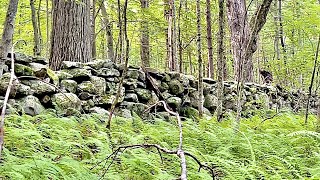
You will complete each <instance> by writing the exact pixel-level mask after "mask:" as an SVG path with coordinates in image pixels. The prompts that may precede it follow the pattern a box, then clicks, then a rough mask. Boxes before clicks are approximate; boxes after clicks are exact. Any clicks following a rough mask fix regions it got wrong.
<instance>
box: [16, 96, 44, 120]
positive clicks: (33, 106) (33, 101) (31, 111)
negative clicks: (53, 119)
mask: <svg viewBox="0 0 320 180" xmlns="http://www.w3.org/2000/svg"><path fill="white" fill-rule="evenodd" d="M17 103H18V104H19V105H20V107H22V112H23V113H25V114H28V115H30V116H35V115H38V114H40V113H41V112H43V111H44V110H45V108H44V107H43V106H42V104H41V103H40V101H39V99H38V98H36V97H34V96H32V95H29V96H26V97H24V98H22V99H20V100H18V101H17Z"/></svg>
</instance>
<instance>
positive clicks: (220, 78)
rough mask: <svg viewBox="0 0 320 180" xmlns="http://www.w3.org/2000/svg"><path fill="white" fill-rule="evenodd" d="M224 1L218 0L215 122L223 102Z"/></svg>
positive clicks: (219, 119) (220, 114) (219, 117)
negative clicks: (216, 104)
mask: <svg viewBox="0 0 320 180" xmlns="http://www.w3.org/2000/svg"><path fill="white" fill-rule="evenodd" d="M224 11H225V10H224V0H219V32H218V38H217V40H218V42H217V44H218V48H217V50H218V57H217V59H218V62H217V68H218V86H217V97H218V107H217V120H218V121H219V122H220V121H221V120H222V102H223V89H224V87H223V80H224V75H223V74H224V73H223V72H224V61H225V55H224V36H225V32H224V24H225V22H224Z"/></svg>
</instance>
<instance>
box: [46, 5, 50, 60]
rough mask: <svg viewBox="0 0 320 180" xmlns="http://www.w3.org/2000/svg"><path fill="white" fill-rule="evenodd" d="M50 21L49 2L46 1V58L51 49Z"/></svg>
mask: <svg viewBox="0 0 320 180" xmlns="http://www.w3.org/2000/svg"><path fill="white" fill-rule="evenodd" d="M49 21H50V17H49V0H46V57H48V56H49V47H50V43H49V41H50V38H49V37H50V35H49V33H50V31H49Z"/></svg>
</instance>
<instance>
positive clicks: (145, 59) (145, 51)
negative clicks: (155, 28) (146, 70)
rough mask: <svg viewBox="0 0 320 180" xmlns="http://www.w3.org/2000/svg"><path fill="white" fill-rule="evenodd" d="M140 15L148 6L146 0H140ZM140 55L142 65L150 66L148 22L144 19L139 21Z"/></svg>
mask: <svg viewBox="0 0 320 180" xmlns="http://www.w3.org/2000/svg"><path fill="white" fill-rule="evenodd" d="M140 3H141V9H142V16H144V11H145V10H146V9H148V8H149V3H148V0H140ZM140 42H141V45H140V56H141V61H142V65H143V66H144V67H150V45H149V24H148V22H147V21H146V20H143V21H142V22H141V39H140Z"/></svg>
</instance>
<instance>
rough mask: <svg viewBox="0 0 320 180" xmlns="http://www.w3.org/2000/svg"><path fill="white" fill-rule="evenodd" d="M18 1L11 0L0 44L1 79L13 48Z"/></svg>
mask: <svg viewBox="0 0 320 180" xmlns="http://www.w3.org/2000/svg"><path fill="white" fill-rule="evenodd" d="M18 1H19V0H10V2H9V6H8V10H7V15H6V20H5V22H4V28H3V33H2V39H1V42H0V77H1V76H2V74H3V68H4V61H5V58H7V54H8V53H9V51H10V49H11V46H12V37H13V31H14V20H15V17H16V14H17V8H18Z"/></svg>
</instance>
